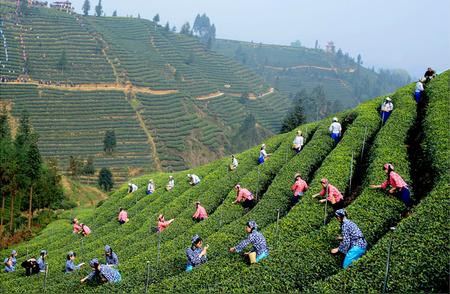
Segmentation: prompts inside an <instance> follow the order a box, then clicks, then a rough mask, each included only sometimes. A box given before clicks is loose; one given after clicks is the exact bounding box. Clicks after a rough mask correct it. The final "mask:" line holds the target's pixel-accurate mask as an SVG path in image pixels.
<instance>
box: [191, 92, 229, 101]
mask: <svg viewBox="0 0 450 294" xmlns="http://www.w3.org/2000/svg"><path fill="white" fill-rule="evenodd" d="M224 94H225V93H224V92H220V91H217V92H214V93H209V94H206V95H201V96H197V97H195V99H197V100H208V99H212V98H217V97H220V96H223V95H224Z"/></svg>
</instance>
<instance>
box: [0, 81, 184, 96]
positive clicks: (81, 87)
mask: <svg viewBox="0 0 450 294" xmlns="http://www.w3.org/2000/svg"><path fill="white" fill-rule="evenodd" d="M3 84H7V85H36V86H37V87H38V88H40V89H51V90H63V91H125V90H128V89H129V88H130V87H131V89H132V91H133V92H135V93H143V94H152V95H168V94H175V93H178V90H153V89H151V88H147V87H140V86H135V85H133V84H131V83H128V84H126V85H123V84H116V83H102V84H97V83H92V84H51V85H48V84H41V83H39V81H36V80H28V81H27V82H18V81H14V82H6V83H3Z"/></svg>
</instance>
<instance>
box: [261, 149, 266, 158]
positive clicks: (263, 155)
mask: <svg viewBox="0 0 450 294" xmlns="http://www.w3.org/2000/svg"><path fill="white" fill-rule="evenodd" d="M259 156H260V157H261V156H262V157H264V158H266V157H267V152H266V149H261V151H259Z"/></svg>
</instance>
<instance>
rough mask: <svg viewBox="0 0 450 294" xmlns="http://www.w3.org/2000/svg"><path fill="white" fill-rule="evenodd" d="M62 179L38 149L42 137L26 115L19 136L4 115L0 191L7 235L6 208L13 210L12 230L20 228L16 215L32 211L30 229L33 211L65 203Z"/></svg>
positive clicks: (0, 135) (0, 136) (0, 137)
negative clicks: (13, 132)
mask: <svg viewBox="0 0 450 294" xmlns="http://www.w3.org/2000/svg"><path fill="white" fill-rule="evenodd" d="M60 181H61V177H60V176H59V175H58V173H57V170H56V168H55V167H53V166H48V165H46V164H44V162H43V160H42V157H41V155H40V152H39V148H38V135H37V133H35V132H34V131H33V129H32V127H31V124H30V120H29V115H28V113H27V112H23V113H22V116H21V118H20V124H19V127H18V129H17V133H16V135H15V137H13V136H12V134H11V129H10V126H9V116H8V113H7V111H6V110H5V109H4V110H3V112H2V113H1V115H0V192H1V194H2V206H1V220H0V230H1V232H2V233H3V226H4V220H5V209H6V207H7V205H8V206H9V210H10V217H9V230H10V232H13V231H14V230H15V228H16V222H15V216H16V215H17V214H20V212H23V211H28V229H30V228H31V222H32V217H33V212H34V211H35V210H39V209H41V208H59V207H60V206H61V205H62V201H63V200H64V193H63V189H62V186H61V183H60Z"/></svg>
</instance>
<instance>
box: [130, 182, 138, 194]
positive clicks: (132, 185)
mask: <svg viewBox="0 0 450 294" xmlns="http://www.w3.org/2000/svg"><path fill="white" fill-rule="evenodd" d="M137 189H138V186H136V185H135V184H131V193H133V192H136V191H137Z"/></svg>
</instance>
